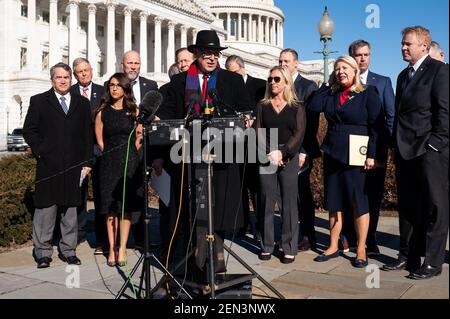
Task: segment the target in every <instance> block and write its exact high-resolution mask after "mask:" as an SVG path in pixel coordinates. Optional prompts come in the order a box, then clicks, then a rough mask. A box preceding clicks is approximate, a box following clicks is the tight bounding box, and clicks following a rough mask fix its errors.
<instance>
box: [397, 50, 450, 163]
mask: <svg viewBox="0 0 450 319" xmlns="http://www.w3.org/2000/svg"><path fill="white" fill-rule="evenodd" d="M407 72H408V69H407V68H406V69H404V70H403V71H402V72H401V73H400V75H399V76H398V79H397V89H396V97H395V107H396V117H395V123H394V134H393V137H394V139H395V145H396V148H397V149H398V152H399V153H400V155H401V157H402V158H403V159H405V160H411V159H413V158H416V157H418V156H421V155H423V154H425V153H426V152H427V148H429V147H430V146H431V147H433V148H434V149H436V150H438V151H440V150H442V149H444V148H445V147H448V144H449V141H448V139H449V127H448V120H449V118H448V88H449V71H448V65H447V64H444V63H442V62H439V61H436V60H434V59H432V58H430V57H429V56H428V57H427V58H426V59H425V60H424V61H423V62H422V64H421V65H420V67H419V69H418V70H417V71H416V74H415V75H414V76H413V78H412V79H411V81H410V82H409V84H408V86H406V88H405V87H404V83H405V78H406V76H407Z"/></svg>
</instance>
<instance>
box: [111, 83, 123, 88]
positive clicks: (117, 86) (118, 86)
mask: <svg viewBox="0 0 450 319" xmlns="http://www.w3.org/2000/svg"><path fill="white" fill-rule="evenodd" d="M109 87H110V88H111V89H113V88H122V86H121V85H120V84H115V83H109Z"/></svg>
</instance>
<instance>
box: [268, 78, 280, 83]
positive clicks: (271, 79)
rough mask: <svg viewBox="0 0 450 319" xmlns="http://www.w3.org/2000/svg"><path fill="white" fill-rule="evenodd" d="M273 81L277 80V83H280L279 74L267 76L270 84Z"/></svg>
mask: <svg viewBox="0 0 450 319" xmlns="http://www.w3.org/2000/svg"><path fill="white" fill-rule="evenodd" d="M272 81H275V83H280V81H281V78H280V77H279V76H274V77H271V76H269V77H268V78H267V83H269V84H270V83H272Z"/></svg>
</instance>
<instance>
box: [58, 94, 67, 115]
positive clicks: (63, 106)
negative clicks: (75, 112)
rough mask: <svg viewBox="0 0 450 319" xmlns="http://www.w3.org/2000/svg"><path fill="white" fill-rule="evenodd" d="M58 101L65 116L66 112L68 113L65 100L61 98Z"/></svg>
mask: <svg viewBox="0 0 450 319" xmlns="http://www.w3.org/2000/svg"><path fill="white" fill-rule="evenodd" d="M60 100H61V108H62V110H63V111H64V113H65V114H67V112H68V111H69V108H68V107H67V104H66V98H65V97H64V96H61V97H60Z"/></svg>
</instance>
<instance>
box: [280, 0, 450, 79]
mask: <svg viewBox="0 0 450 319" xmlns="http://www.w3.org/2000/svg"><path fill="white" fill-rule="evenodd" d="M370 4H376V5H378V7H379V9H380V28H372V29H369V28H367V27H366V18H367V17H368V16H369V15H370V13H367V12H366V7H367V6H368V5H370ZM275 5H276V6H277V7H279V8H280V9H282V10H283V12H284V15H285V18H286V21H285V26H284V47H292V48H294V49H296V50H297V51H298V52H299V56H300V60H314V59H320V58H322V55H320V54H315V53H314V51H320V50H322V48H323V45H322V43H321V42H320V39H319V38H320V37H319V33H318V31H317V24H318V22H319V20H320V18H321V17H322V13H323V10H324V7H325V6H328V11H329V12H330V16H331V17H332V18H333V20H334V23H335V29H334V34H333V41H332V42H331V45H330V49H331V50H333V51H339V53H337V54H336V53H335V54H333V55H332V57H333V58H337V57H338V56H339V55H341V54H348V45H349V44H350V43H351V42H352V41H353V40H356V39H364V40H367V41H369V42H370V43H371V45H372V52H371V64H370V69H371V70H372V71H374V72H376V73H379V74H382V75H386V76H389V77H390V78H391V79H392V82H393V83H395V82H396V79H397V76H398V74H399V73H400V71H401V70H402V69H404V68H405V67H406V63H405V62H404V61H403V60H402V55H401V51H400V42H401V34H400V32H401V30H402V29H403V28H404V27H406V26H412V25H422V26H424V27H426V28H428V29H429V30H430V31H431V34H432V37H433V40H435V41H437V42H439V43H440V44H441V46H442V48H443V49H444V50H445V53H446V58H445V60H446V61H447V62H448V61H449V59H448V57H449V44H448V42H449V15H448V10H449V1H448V0H428V1H423V0H422V1H419V0H372V1H370V0H275Z"/></svg>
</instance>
